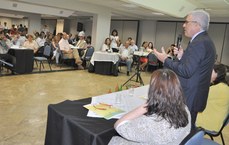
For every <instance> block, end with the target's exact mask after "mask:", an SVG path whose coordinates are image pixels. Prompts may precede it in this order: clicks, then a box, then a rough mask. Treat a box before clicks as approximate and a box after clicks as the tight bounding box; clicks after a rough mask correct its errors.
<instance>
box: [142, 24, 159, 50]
mask: <svg viewBox="0 0 229 145" xmlns="http://www.w3.org/2000/svg"><path fill="white" fill-rule="evenodd" d="M156 25H157V23H156V21H146V20H145V21H144V20H143V21H140V26H139V33H138V46H141V45H142V43H143V42H144V41H148V42H153V43H154V44H155V39H156Z"/></svg>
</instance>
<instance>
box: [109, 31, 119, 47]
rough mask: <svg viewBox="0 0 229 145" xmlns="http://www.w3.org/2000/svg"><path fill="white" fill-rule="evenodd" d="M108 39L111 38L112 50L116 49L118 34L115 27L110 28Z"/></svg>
mask: <svg viewBox="0 0 229 145" xmlns="http://www.w3.org/2000/svg"><path fill="white" fill-rule="evenodd" d="M110 39H111V48H112V49H114V50H115V49H118V41H119V36H118V31H117V30H116V29H114V30H112V32H111V35H110Z"/></svg>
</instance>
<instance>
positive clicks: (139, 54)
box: [134, 51, 149, 56]
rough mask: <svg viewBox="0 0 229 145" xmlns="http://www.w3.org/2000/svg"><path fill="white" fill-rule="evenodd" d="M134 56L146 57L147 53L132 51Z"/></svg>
mask: <svg viewBox="0 0 229 145" xmlns="http://www.w3.org/2000/svg"><path fill="white" fill-rule="evenodd" d="M134 55H137V56H148V55H149V52H143V51H134Z"/></svg>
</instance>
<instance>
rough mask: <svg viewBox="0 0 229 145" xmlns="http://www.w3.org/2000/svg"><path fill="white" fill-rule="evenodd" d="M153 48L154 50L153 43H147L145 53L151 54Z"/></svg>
mask: <svg viewBox="0 0 229 145" xmlns="http://www.w3.org/2000/svg"><path fill="white" fill-rule="evenodd" d="M153 48H154V46H153V42H149V43H148V47H147V49H146V51H147V52H152V51H153Z"/></svg>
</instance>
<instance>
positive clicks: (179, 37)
mask: <svg viewBox="0 0 229 145" xmlns="http://www.w3.org/2000/svg"><path fill="white" fill-rule="evenodd" d="M181 41H182V35H181V34H179V35H178V37H177V45H176V47H177V48H178V50H179V48H180V46H181Z"/></svg>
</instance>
